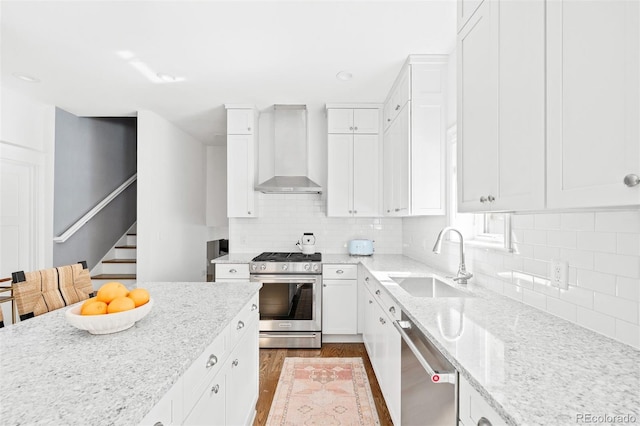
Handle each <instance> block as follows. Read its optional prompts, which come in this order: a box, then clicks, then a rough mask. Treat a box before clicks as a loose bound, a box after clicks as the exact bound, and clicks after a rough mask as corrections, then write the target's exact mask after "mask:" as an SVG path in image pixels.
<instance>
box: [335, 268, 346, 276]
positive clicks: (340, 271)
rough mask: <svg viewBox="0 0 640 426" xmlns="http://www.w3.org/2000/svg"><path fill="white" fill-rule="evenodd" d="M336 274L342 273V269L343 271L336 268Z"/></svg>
mask: <svg viewBox="0 0 640 426" xmlns="http://www.w3.org/2000/svg"><path fill="white" fill-rule="evenodd" d="M336 274H338V275H342V274H344V271H343V270H342V269H338V270H337V271H336Z"/></svg>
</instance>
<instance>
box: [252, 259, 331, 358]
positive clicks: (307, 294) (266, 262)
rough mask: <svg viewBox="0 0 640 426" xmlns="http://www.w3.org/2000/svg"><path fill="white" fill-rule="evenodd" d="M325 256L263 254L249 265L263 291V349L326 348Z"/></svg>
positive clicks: (261, 302)
mask: <svg viewBox="0 0 640 426" xmlns="http://www.w3.org/2000/svg"><path fill="white" fill-rule="evenodd" d="M321 261H322V255H321V254H320V253H314V254H310V255H304V254H302V253H262V254H261V255H259V256H257V257H255V258H254V259H253V260H252V261H251V263H249V272H250V275H251V281H254V282H259V283H262V288H261V289H260V347H261V348H319V347H320V346H321V345H322V264H321Z"/></svg>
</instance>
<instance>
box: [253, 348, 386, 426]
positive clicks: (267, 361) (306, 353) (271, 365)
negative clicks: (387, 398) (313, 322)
mask: <svg viewBox="0 0 640 426" xmlns="http://www.w3.org/2000/svg"><path fill="white" fill-rule="evenodd" d="M286 357H356V358H358V357H359V358H362V362H363V363H364V366H365V369H366V370H367V376H368V378H369V383H370V384H371V393H372V395H373V400H374V401H375V404H376V409H377V410H378V417H379V418H380V424H381V425H383V426H386V425H392V424H393V423H392V422H391V417H390V416H389V411H387V405H386V404H385V402H384V398H383V397H382V392H380V386H379V385H378V380H376V376H375V374H374V373H373V368H372V367H371V362H370V361H369V356H368V355H367V351H366V349H365V348H364V345H363V344H362V343H324V344H323V345H322V349H260V395H259V396H258V404H257V406H256V409H257V414H256V419H255V421H254V423H253V424H254V426H262V425H264V424H265V423H266V422H267V417H268V416H269V408H271V402H272V401H273V396H274V395H275V392H276V386H277V385H278V379H279V378H280V371H281V370H282V363H283V362H284V359H285V358H286Z"/></svg>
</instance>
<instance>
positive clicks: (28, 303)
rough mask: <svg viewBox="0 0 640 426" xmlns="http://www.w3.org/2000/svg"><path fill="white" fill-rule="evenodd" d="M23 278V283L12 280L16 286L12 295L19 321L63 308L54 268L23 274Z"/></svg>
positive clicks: (56, 273) (56, 272)
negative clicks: (14, 298)
mask: <svg viewBox="0 0 640 426" xmlns="http://www.w3.org/2000/svg"><path fill="white" fill-rule="evenodd" d="M14 275H18V274H14ZM23 277H24V281H17V280H14V282H15V284H17V285H16V286H15V290H14V294H15V297H16V305H17V307H18V314H19V315H20V319H26V318H31V317H33V316H37V315H42V314H44V313H46V312H49V311H53V310H54V309H59V308H62V307H63V306H65V304H64V299H63V298H62V295H61V294H60V291H59V290H58V271H57V270H56V268H50V269H42V270H39V271H34V272H25V273H24V275H23Z"/></svg>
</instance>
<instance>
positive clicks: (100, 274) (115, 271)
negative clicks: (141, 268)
mask: <svg viewBox="0 0 640 426" xmlns="http://www.w3.org/2000/svg"><path fill="white" fill-rule="evenodd" d="M136 238H137V235H136V225H135V224H134V225H133V226H132V227H131V228H130V229H129V230H128V231H127V233H126V234H125V235H123V236H122V238H120V240H118V242H117V243H116V245H115V246H114V247H113V248H112V249H111V250H109V252H108V253H107V254H106V255H105V257H104V258H103V259H102V262H100V263H98V265H96V267H95V268H93V269H92V270H91V282H92V283H93V288H94V289H96V290H97V289H99V288H100V286H101V285H102V284H104V283H107V282H109V281H119V282H121V283H122V284H124V285H126V286H127V287H131V286H132V285H133V284H135V282H136Z"/></svg>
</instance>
